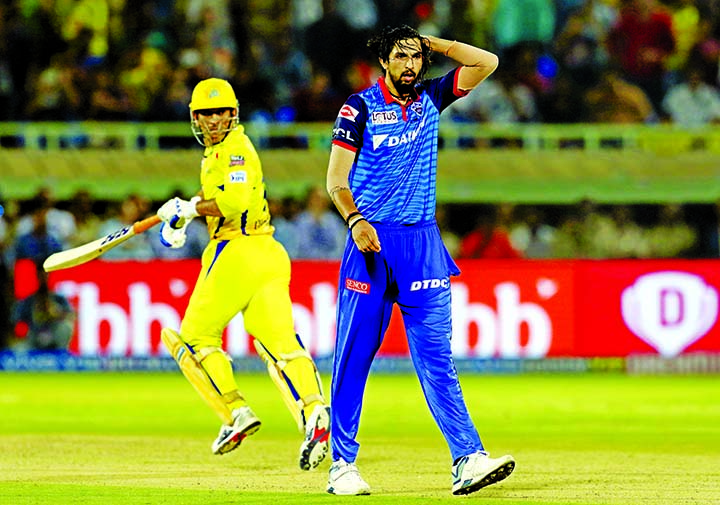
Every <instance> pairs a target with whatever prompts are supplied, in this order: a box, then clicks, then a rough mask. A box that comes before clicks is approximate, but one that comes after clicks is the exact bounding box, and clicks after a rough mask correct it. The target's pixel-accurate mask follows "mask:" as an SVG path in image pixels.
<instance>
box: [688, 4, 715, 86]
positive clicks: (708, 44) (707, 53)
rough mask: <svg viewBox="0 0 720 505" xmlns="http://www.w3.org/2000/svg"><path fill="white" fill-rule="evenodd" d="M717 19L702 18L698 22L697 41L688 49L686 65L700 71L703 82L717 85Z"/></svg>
mask: <svg viewBox="0 0 720 505" xmlns="http://www.w3.org/2000/svg"><path fill="white" fill-rule="evenodd" d="M716 28H717V19H715V18H707V17H706V18H704V19H701V20H700V22H699V24H698V36H697V41H696V42H695V44H694V45H693V47H692V48H691V49H690V54H689V55H688V66H694V67H697V68H699V69H700V71H701V72H702V78H703V81H704V82H705V84H708V85H710V86H717V85H718V83H719V82H720V81H718V77H719V76H720V65H719V63H720V38H718V35H717V33H716Z"/></svg>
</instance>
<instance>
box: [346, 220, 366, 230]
mask: <svg viewBox="0 0 720 505" xmlns="http://www.w3.org/2000/svg"><path fill="white" fill-rule="evenodd" d="M360 221H367V219H365V218H364V217H361V218H360V219H356V220H355V221H354V222H353V224H351V225H350V231H352V229H353V228H355V225H356V224H358V223H359V222H360Z"/></svg>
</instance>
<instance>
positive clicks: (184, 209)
mask: <svg viewBox="0 0 720 505" xmlns="http://www.w3.org/2000/svg"><path fill="white" fill-rule="evenodd" d="M199 201H200V197H199V196H194V197H192V198H191V199H190V201H188V200H182V199H180V198H177V197H175V198H173V199H171V200H168V201H167V202H165V203H164V204H163V205H162V207H160V208H159V209H158V211H157V215H158V217H159V218H160V219H162V220H163V221H164V222H166V223H167V224H169V225H170V226H171V227H173V228H182V227H183V226H185V223H187V222H189V221H190V220H192V219H193V218H195V217H197V216H198V215H199V214H198V211H197V209H196V208H195V206H196V205H197V202H199Z"/></svg>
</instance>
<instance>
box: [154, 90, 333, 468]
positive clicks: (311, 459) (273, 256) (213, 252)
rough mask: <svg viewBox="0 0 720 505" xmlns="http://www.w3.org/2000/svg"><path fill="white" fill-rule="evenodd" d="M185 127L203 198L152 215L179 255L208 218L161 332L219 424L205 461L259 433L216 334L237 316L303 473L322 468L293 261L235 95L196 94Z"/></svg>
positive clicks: (325, 436) (325, 437)
mask: <svg viewBox="0 0 720 505" xmlns="http://www.w3.org/2000/svg"><path fill="white" fill-rule="evenodd" d="M190 123H191V126H192V131H193V134H194V135H195V137H196V138H197V139H198V141H199V142H200V143H201V144H202V145H203V146H204V147H205V152H204V155H203V160H202V165H201V173H200V182H201V185H202V190H201V191H200V192H199V194H198V195H197V196H194V197H192V198H191V199H190V200H189V201H187V200H182V199H179V198H173V199H171V200H169V201H167V202H166V203H165V204H163V205H162V207H161V208H160V209H159V210H158V216H159V217H160V218H161V219H162V220H163V225H162V227H161V230H160V235H161V242H162V243H163V244H164V245H166V246H168V247H182V246H183V245H184V243H185V229H186V227H187V225H188V223H190V221H191V220H192V219H193V218H195V217H197V216H205V218H206V220H207V224H208V232H209V234H210V242H209V244H208V246H207V248H206V249H205V251H204V253H203V256H202V269H201V271H200V275H199V276H198V280H197V283H196V285H195V288H194V290H193V292H192V295H191V297H190V301H189V303H188V306H187V310H186V312H185V316H184V318H183V320H182V323H181V326H180V332H179V333H177V332H176V331H174V330H173V329H170V328H164V329H163V330H162V334H161V335H162V341H163V343H164V344H165V346H166V347H167V348H168V350H169V351H170V353H171V354H172V356H173V358H175V360H176V361H177V362H178V365H179V366H180V369H181V370H182V372H183V374H184V375H185V377H186V378H187V379H188V381H189V382H190V383H191V384H192V385H193V386H194V387H195V389H196V390H197V392H198V393H199V394H200V396H201V397H202V398H203V399H204V400H205V401H206V402H207V403H208V405H210V407H211V408H212V409H213V410H214V411H215V412H216V413H217V415H218V416H219V417H220V419H221V420H222V423H223V424H222V427H221V428H220V434H219V435H218V437H217V439H216V440H215V442H213V444H212V452H213V453H215V454H225V453H227V452H230V451H232V450H233V449H235V448H236V447H238V446H239V445H240V443H241V442H242V441H243V440H244V439H245V438H246V437H247V436H249V435H252V434H253V433H255V432H256V431H257V430H258V429H259V428H260V424H261V422H260V419H258V417H257V416H256V415H255V413H254V412H253V411H252V409H251V408H250V406H249V405H248V404H247V402H246V400H245V398H244V397H243V395H242V394H241V393H240V391H239V389H238V386H237V383H236V381H235V377H234V375H233V369H232V365H231V360H230V357H229V356H228V355H227V353H226V352H225V351H224V350H223V349H222V333H223V330H224V329H225V327H226V326H227V325H228V323H229V322H230V320H231V319H232V318H233V317H235V315H236V314H238V313H240V312H241V313H242V314H243V319H244V322H245V329H246V330H247V332H248V333H249V334H250V335H252V336H253V337H254V339H255V340H254V344H255V348H256V349H257V352H258V354H259V356H260V357H261V358H262V359H263V360H264V361H265V362H266V364H267V368H268V372H269V373H270V377H271V378H272V380H273V382H274V383H275V385H276V386H277V387H278V389H279V390H280V393H281V395H282V397H283V400H284V401H285V403H286V405H287V407H288V408H289V409H290V412H291V413H292V415H293V417H294V419H295V421H296V422H297V424H298V428H299V429H300V430H301V431H303V432H304V433H305V438H304V440H303V442H302V444H301V446H300V455H299V460H300V468H302V469H303V470H310V469H311V468H314V467H316V466H318V465H319V464H320V462H321V461H322V460H323V459H324V458H325V455H326V454H327V451H328V441H329V436H330V408H329V407H328V405H327V403H326V401H325V398H324V396H323V392H322V384H321V382H320V376H319V374H318V371H317V368H316V367H315V363H314V361H313V360H312V358H311V356H310V354H309V353H308V352H307V351H306V350H305V348H304V347H303V344H302V341H301V340H300V338H299V337H298V336H297V334H296V333H295V329H294V323H293V316H292V303H291V301H290V292H289V286H290V259H289V257H288V254H287V252H286V251H285V249H284V247H283V246H282V245H281V244H280V243H279V242H278V241H276V240H275V239H274V238H273V231H274V228H273V226H272V225H271V224H270V213H269V212H268V203H267V201H266V199H265V184H264V182H263V173H262V167H261V164H260V159H259V157H258V154H257V152H256V151H255V148H254V147H253V145H252V143H251V141H250V139H249V138H248V137H247V136H246V135H245V133H244V128H243V126H242V125H240V124H239V123H238V104H237V99H236V97H235V92H234V90H233V88H232V86H231V85H230V83H228V82H227V81H225V80H222V79H216V78H212V79H207V80H204V81H201V82H200V83H198V84H197V86H196V87H195V89H194V90H193V93H192V97H191V101H190Z"/></svg>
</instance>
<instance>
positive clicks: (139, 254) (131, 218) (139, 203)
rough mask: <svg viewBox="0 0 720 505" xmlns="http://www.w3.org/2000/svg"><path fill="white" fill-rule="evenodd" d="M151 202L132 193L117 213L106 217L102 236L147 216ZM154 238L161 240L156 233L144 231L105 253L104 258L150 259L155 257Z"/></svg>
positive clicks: (101, 230)
mask: <svg viewBox="0 0 720 505" xmlns="http://www.w3.org/2000/svg"><path fill="white" fill-rule="evenodd" d="M149 209H150V204H149V202H148V200H147V199H146V198H143V197H141V196H140V195H138V194H131V195H129V196H128V197H127V198H125V200H123V201H122V202H121V203H120V208H119V209H118V211H117V214H116V215H112V216H111V217H109V218H107V219H105V220H104V221H103V223H102V224H101V226H100V236H103V235H106V234H108V233H112V232H114V231H117V230H119V229H121V228H123V227H124V226H128V225H131V224H133V223H134V222H135V221H138V220H140V219H143V218H145V217H147V215H148V211H149ZM152 240H160V239H159V238H158V236H157V235H156V234H154V233H143V234H140V235H138V236H136V237H134V238H133V239H132V240H128V241H127V242H125V243H123V244H120V245H119V246H117V247H114V248H113V249H110V250H109V251H107V252H106V253H105V254H103V260H149V259H152V258H154V257H155V253H154V252H153V248H152V244H151V241H152Z"/></svg>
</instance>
